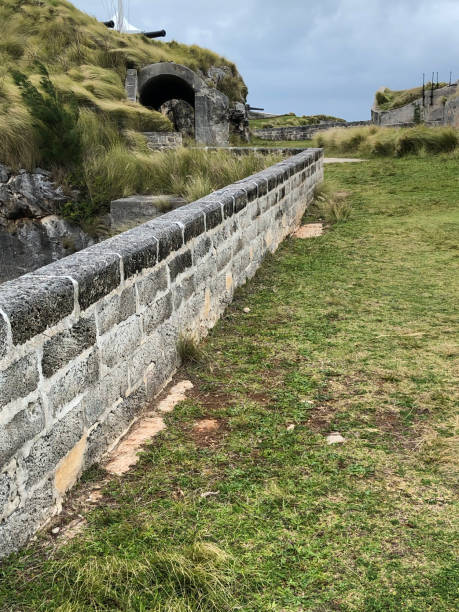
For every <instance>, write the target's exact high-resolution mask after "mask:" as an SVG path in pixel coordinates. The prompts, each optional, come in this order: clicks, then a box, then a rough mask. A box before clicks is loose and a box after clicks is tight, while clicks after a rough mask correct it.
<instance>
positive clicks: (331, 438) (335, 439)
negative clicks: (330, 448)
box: [327, 431, 346, 444]
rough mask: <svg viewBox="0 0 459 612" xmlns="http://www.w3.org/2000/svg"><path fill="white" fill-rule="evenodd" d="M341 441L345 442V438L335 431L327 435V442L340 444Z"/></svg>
mask: <svg viewBox="0 0 459 612" xmlns="http://www.w3.org/2000/svg"><path fill="white" fill-rule="evenodd" d="M343 442H346V439H345V438H343V436H342V435H341V434H340V433H338V432H337V431H335V432H333V433H331V434H329V435H328V436H327V444H342V443H343Z"/></svg>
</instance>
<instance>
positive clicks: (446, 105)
mask: <svg viewBox="0 0 459 612" xmlns="http://www.w3.org/2000/svg"><path fill="white" fill-rule="evenodd" d="M457 93H458V84H457V83H454V84H453V85H449V86H447V87H441V88H440V89H434V92H433V103H432V99H431V92H430V91H429V90H426V96H425V104H424V105H423V103H422V102H423V101H422V98H419V99H418V100H414V101H413V102H411V103H410V104H406V105H405V106H401V107H400V108H394V109H392V110H387V111H385V110H380V109H379V108H377V107H376V106H373V108H372V111H371V117H372V121H373V123H374V124H375V125H382V126H387V127H389V126H390V127H392V126H396V127H400V126H404V125H405V124H410V123H412V122H414V121H415V119H416V113H417V112H419V120H420V121H423V122H424V123H426V124H427V125H440V126H442V125H451V126H456V127H457V126H459V99H458V98H457V97H455V96H456V94H457ZM416 109H419V111H417V110H416Z"/></svg>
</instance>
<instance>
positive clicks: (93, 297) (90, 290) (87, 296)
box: [0, 241, 121, 310]
mask: <svg viewBox="0 0 459 612" xmlns="http://www.w3.org/2000/svg"><path fill="white" fill-rule="evenodd" d="M107 242H108V241H107ZM32 274H33V275H35V276H36V275H40V276H52V277H55V276H69V277H71V278H73V279H74V280H75V281H77V283H78V302H79V304H80V308H81V310H86V309H87V308H89V306H91V304H94V303H95V302H97V301H98V300H100V299H101V298H102V297H104V296H105V295H108V294H109V293H111V292H112V291H113V290H114V289H116V287H118V285H119V284H120V281H121V272H120V258H119V257H118V255H116V254H115V253H112V252H110V251H109V250H108V248H107V245H106V242H101V243H100V244H97V245H95V246H92V247H89V248H88V249H85V250H84V251H80V252H79V253H74V254H73V255H70V256H69V257H65V258H64V259H61V260H60V261H56V262H54V263H52V264H50V265H49V266H45V267H44V268H40V269H39V270H37V271H36V272H33V273H32ZM0 290H1V288H0Z"/></svg>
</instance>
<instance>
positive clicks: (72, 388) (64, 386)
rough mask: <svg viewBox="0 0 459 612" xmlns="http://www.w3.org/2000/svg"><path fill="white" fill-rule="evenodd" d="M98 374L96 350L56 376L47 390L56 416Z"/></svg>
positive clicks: (89, 384) (95, 378)
mask: <svg viewBox="0 0 459 612" xmlns="http://www.w3.org/2000/svg"><path fill="white" fill-rule="evenodd" d="M98 376H99V359H98V356H97V353H96V351H94V352H93V353H90V354H89V355H88V357H86V358H85V359H83V360H81V361H78V362H76V363H74V364H72V365H71V366H70V368H69V369H68V370H67V371H66V372H65V374H63V375H62V376H60V377H59V378H57V380H55V381H54V382H53V383H52V385H51V388H50V390H49V392H48V402H49V406H50V408H51V410H52V411H53V414H54V415H55V416H56V415H57V414H58V413H59V412H60V411H61V410H62V408H63V407H64V406H65V405H66V404H68V403H69V402H70V401H72V399H74V398H75V397H77V395H80V394H81V393H84V392H85V391H86V390H87V389H88V387H91V386H92V385H93V384H94V383H95V382H96V381H97V379H98Z"/></svg>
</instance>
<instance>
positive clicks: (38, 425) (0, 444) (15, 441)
mask: <svg viewBox="0 0 459 612" xmlns="http://www.w3.org/2000/svg"><path fill="white" fill-rule="evenodd" d="M44 427H45V415H44V412H43V407H42V405H41V401H40V400H36V401H33V402H29V404H28V405H27V407H26V408H24V410H20V411H19V412H18V413H17V414H16V415H15V416H14V417H13V418H12V419H11V421H9V422H8V423H6V425H2V427H1V428H0V466H2V465H5V463H6V462H7V461H8V460H9V459H11V457H12V456H13V455H14V454H15V453H16V452H17V451H18V450H19V449H20V448H21V446H22V445H23V444H24V443H25V442H27V441H28V440H32V438H34V437H35V436H36V435H38V434H39V433H40V432H41V431H43V429H44Z"/></svg>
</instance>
